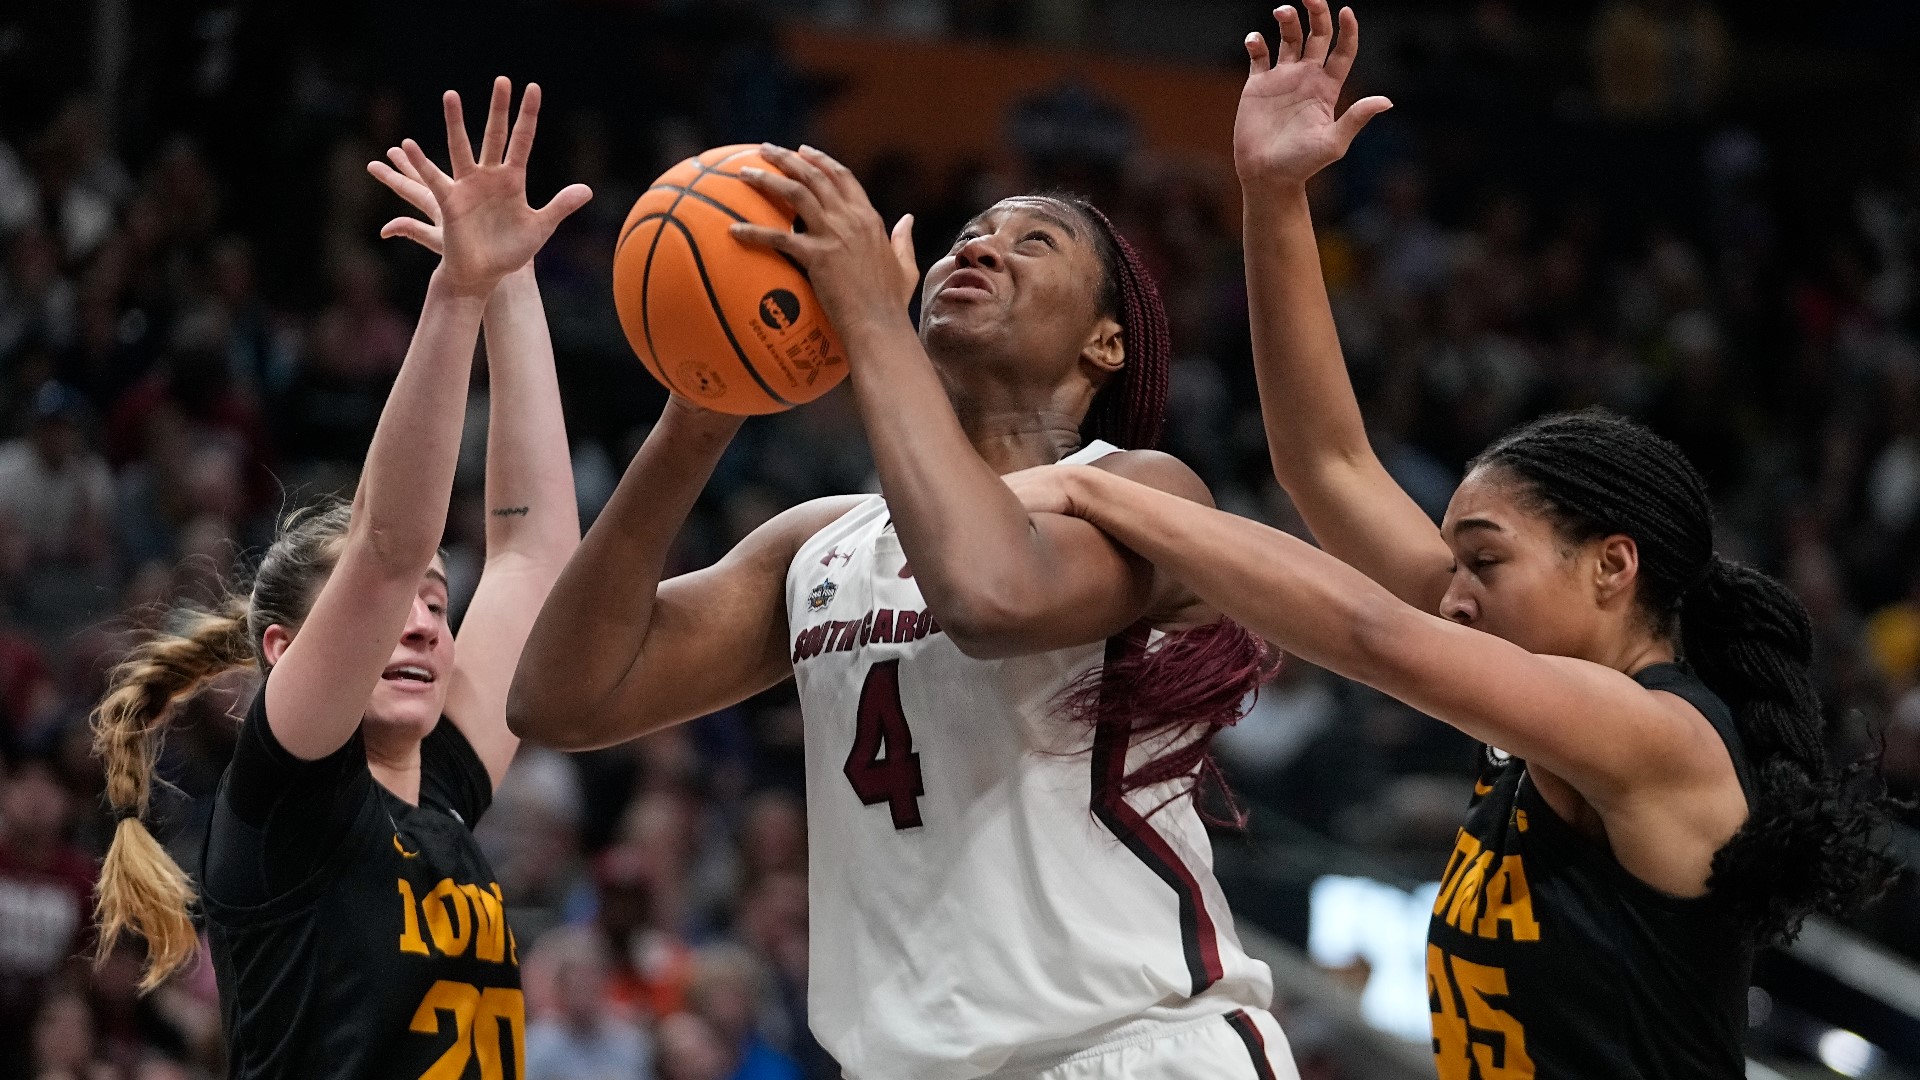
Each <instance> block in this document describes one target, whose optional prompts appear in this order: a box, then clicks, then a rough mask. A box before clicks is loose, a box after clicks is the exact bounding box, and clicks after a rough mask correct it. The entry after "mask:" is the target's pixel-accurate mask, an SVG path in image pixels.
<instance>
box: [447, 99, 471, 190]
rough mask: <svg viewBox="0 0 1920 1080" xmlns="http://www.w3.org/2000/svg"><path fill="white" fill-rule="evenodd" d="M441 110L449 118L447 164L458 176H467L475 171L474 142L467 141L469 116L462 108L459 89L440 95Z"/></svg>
mask: <svg viewBox="0 0 1920 1080" xmlns="http://www.w3.org/2000/svg"><path fill="white" fill-rule="evenodd" d="M440 112H441V113H442V115H444V116H445V117H446V120H447V159H448V160H447V165H448V167H450V168H451V169H453V175H454V176H455V177H456V178H457V177H462V176H465V175H467V173H469V172H472V171H473V166H474V161H473V144H472V143H471V142H468V141H467V117H466V113H465V112H463V111H462V110H461V108H460V93H459V91H456V90H449V91H447V92H446V93H444V94H441V95H440Z"/></svg>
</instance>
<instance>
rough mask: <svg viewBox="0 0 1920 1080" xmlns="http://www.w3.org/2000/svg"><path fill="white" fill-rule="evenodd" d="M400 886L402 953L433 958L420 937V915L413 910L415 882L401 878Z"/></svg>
mask: <svg viewBox="0 0 1920 1080" xmlns="http://www.w3.org/2000/svg"><path fill="white" fill-rule="evenodd" d="M399 884H400V918H401V923H400V925H401V930H400V951H401V952H404V953H413V954H414V955H416V956H431V955H433V954H432V953H430V952H428V951H427V943H426V941H425V939H423V938H421V936H420V915H419V913H418V912H416V911H414V910H413V906H414V904H415V903H416V901H415V900H414V898H413V882H411V881H408V880H407V879H406V878H401V879H400V881H399Z"/></svg>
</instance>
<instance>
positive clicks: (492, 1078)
mask: <svg viewBox="0 0 1920 1080" xmlns="http://www.w3.org/2000/svg"><path fill="white" fill-rule="evenodd" d="M474 1019H475V1021H476V1022H475V1023H474V1026H473V1052H474V1057H475V1058H477V1059H479V1062H480V1076H481V1080H502V1077H503V1074H502V1072H501V1069H500V1040H501V1033H500V1025H501V1023H503V1022H504V1023H505V1024H506V1025H507V1035H506V1037H507V1038H510V1039H512V1040H513V1075H514V1076H515V1077H516V1078H517V1077H522V1076H525V1075H527V1049H526V1047H527V1007H526V1001H525V999H524V998H523V997H521V994H520V991H518V990H514V989H511V988H509V987H505V986H489V987H487V988H486V989H485V990H482V991H481V992H480V1011H479V1013H478V1014H477V1015H476V1016H475V1018H474Z"/></svg>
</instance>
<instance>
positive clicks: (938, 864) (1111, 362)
mask: <svg viewBox="0 0 1920 1080" xmlns="http://www.w3.org/2000/svg"><path fill="white" fill-rule="evenodd" d="M764 153H765V154H766V155H767V156H768V158H769V159H770V160H771V161H772V162H773V163H774V164H775V165H776V166H777V167H778V168H779V169H780V170H781V172H780V173H778V174H774V173H767V172H762V173H751V172H749V173H748V176H749V178H750V180H751V182H753V183H755V184H756V185H757V186H759V187H760V188H761V189H762V190H763V191H765V192H767V193H768V194H769V195H771V196H772V197H774V198H776V199H779V200H783V201H785V202H786V203H788V204H790V205H792V206H793V207H794V208H795V210H796V211H797V212H798V214H799V216H800V217H801V218H802V219H803V220H804V221H805V223H806V231H805V234H804V235H799V234H788V233H778V232H766V231H759V230H753V229H741V228H740V227H738V226H736V227H735V231H736V235H738V236H739V237H740V238H741V239H742V240H744V241H746V242H749V243H756V244H763V245H767V246H770V247H774V248H776V249H778V250H780V251H782V252H783V253H785V254H786V255H788V256H789V257H791V258H793V259H794V260H795V261H797V262H798V263H799V264H800V265H802V266H804V267H806V269H807V272H808V274H809V276H810V278H811V280H812V283H813V286H814V288H815V290H816V291H817V292H818V294H819V296H820V300H821V303H822V305H823V306H824V307H825V309H826V311H827V312H828V314H829V316H830V317H831V318H832V320H833V323H834V326H835V328H836V329H837V330H838V331H839V333H840V336H841V338H842V340H843V341H844V342H845V344H846V347H847V353H848V363H849V366H850V369H851V378H852V382H853V393H854V397H855V400H856V402H857V404H858V407H859V410H860V415H861V417H862V420H863V421H864V424H865V427H866V432H867V437H868V440H869V442H870V443H871V445H872V447H873V452H874V457H875V460H876V462H877V464H878V467H879V473H880V484H881V489H882V491H883V492H884V495H883V496H860V495H852V496H844V497H837V498H829V499H821V500H817V501H814V502H809V503H805V504H802V505H800V506H798V507H795V508H794V509H792V510H789V511H787V512H786V513H783V514H781V515H779V516H778V517H775V518H774V519H773V520H771V521H770V522H768V523H767V524H766V525H764V526H762V527H761V528H760V529H758V530H756V531H755V532H754V533H753V534H752V535H751V536H749V537H748V538H747V539H746V540H744V541H743V542H742V543H741V544H740V545H739V546H738V547H736V548H735V549H734V550H733V551H732V552H731V553H730V554H729V555H727V556H726V557H725V558H724V559H722V560H721V561H720V562H719V563H717V564H716V565H714V566H713V567H711V568H709V569H706V570H701V571H698V572H695V573H691V574H687V575H685V576H682V577H678V578H674V579H672V580H668V581H661V580H660V576H661V573H662V570H663V567H664V564H665V562H666V557H667V552H668V549H669V547H670V545H671V544H672V542H673V538H674V534H675V533H676V532H678V531H679V529H680V527H681V524H682V522H683V521H684V520H685V518H686V515H687V513H688V511H689V510H690V509H691V507H692V506H693V503H694V500H695V499H696V498H697V497H698V495H699V493H700V490H701V488H702V486H703V485H704V484H705V483H706V481H707V477H708V475H709V474H710V473H711V472H712V470H713V468H714V465H715V464H716V462H717V461H718V460H719V457H720V455H721V453H722V451H723V450H725V448H726V446H727V444H728V442H729V441H730V440H731V439H732V437H733V435H734V433H735V431H736V430H738V428H739V426H740V423H741V421H740V419H739V418H737V417H730V416H722V415H719V414H715V413H710V412H705V411H702V410H701V409H699V408H697V407H696V406H694V405H692V404H690V403H688V402H686V401H683V400H680V399H678V398H675V399H673V400H672V401H671V402H670V403H669V404H668V406H667V408H666V411H665V413H664V414H663V415H662V417H661V420H660V423H659V424H658V425H657V426H656V427H655V428H654V430H653V432H652V434H651V435H650V436H649V438H648V440H647V442H646V445H645V446H644V447H643V448H642V449H641V450H640V452H639V455H638V456H637V457H636V458H635V459H634V462H633V464H632V465H631V466H630V467H629V469H628V472H627V475H626V477H625V479H624V480H623V481H622V482H621V485H620V488H619V490H618V491H617V492H616V494H615V495H614V497H613V500H612V501H611V502H610V503H609V504H608V506H607V508H606V510H605V511H604V512H603V513H602V514H601V516H600V518H599V519H598V521H596V522H595V524H594V526H593V528H592V529H591V530H590V531H589V534H588V536H587V537H586V539H585V540H584V541H583V542H582V547H581V549H580V551H579V553H578V554H577V555H576V556H575V558H574V559H573V560H572V562H571V563H570V564H569V565H568V567H567V570H566V572H565V573H564V574H563V575H562V578H561V581H560V582H559V584H558V585H557V586H556V588H555V591H554V593H553V595H552V596H551V598H550V599H549V601H548V603H547V606H546V609H545V610H544V611H543V612H542V613H541V616H540V619H539V622H538V623H537V625H536V627H535V630H534V633H533V637H532V639H531V641H530V642H529V646H528V650H527V653H526V654H525V656H524V657H523V658H522V661H521V664H520V670H519V673H518V675H517V677H516V680H515V684H514V698H513V707H512V709H511V711H510V716H511V718H512V721H513V723H514V724H515V726H516V730H518V731H519V732H520V733H521V734H522V735H523V736H525V737H527V738H531V739H536V740H538V741H541V742H545V743H549V744H553V745H558V746H562V747H565V748H569V749H582V748H587V747H594V746H605V745H607V744H609V743H612V742H617V741H619V740H622V739H627V738H631V737H633V736H635V735H639V734H642V733H644V732H646V731H649V730H653V729H656V728H659V727H662V726H664V725H667V724H672V723H676V722H679V721H682V720H686V719H690V718H692V717H696V716H699V715H701V714H703V713H707V712H711V711H713V710H715V709H719V708H722V707H725V706H727V705H731V704H733V703H734V702H737V701H739V700H741V699H743V698H745V697H747V696H748V695H750V694H754V693H757V692H759V691H761V690H763V689H765V688H767V687H769V686H772V685H774V684H776V683H778V682H781V681H783V680H785V679H787V678H789V677H791V678H794V679H795V680H796V682H797V684H798V688H799V693H800V706H801V711H802V714H803V716H804V718H805V724H806V755H807V812H808V818H809V824H810V828H809V831H808V851H809V857H810V859H811V873H810V875H809V883H810V888H811V904H810V911H811V918H812V928H813V933H812V961H811V965H810V975H809V981H810V985H809V993H808V998H809V1014H810V1021H811V1026H812V1028H813V1031H814V1034H815V1035H816V1036H817V1037H818V1038H819V1039H820V1042H821V1043H822V1044H823V1045H824V1046H825V1047H826V1048H827V1050H828V1051H829V1052H831V1053H832V1054H833V1055H834V1057H835V1058H836V1059H837V1060H838V1061H839V1063H840V1064H841V1066H842V1067H843V1068H844V1069H845V1070H846V1073H847V1075H848V1076H850V1077H854V1078H867V1077H888V1078H891V1077H909V1076H911V1077H922V1078H935V1080H938V1078H950V1080H961V1078H968V1077H981V1076H1009V1077H1011V1076H1023V1077H1040V1076H1045V1077H1048V1078H1050V1080H1069V1078H1073V1080H1078V1078H1088V1080H1093V1078H1101V1077H1115V1078H1118V1077H1133V1078H1136V1080H1159V1078H1175V1077H1192V1078H1194V1080H1200V1078H1203V1077H1205V1078H1232V1077H1243V1078H1247V1080H1255V1078H1265V1077H1282V1078H1290V1077H1293V1076H1295V1075H1296V1074H1295V1071H1294V1068H1293V1064H1292V1061H1291V1057H1290V1055H1289V1054H1288V1051H1287V1049H1286V1044H1285V1040H1284V1037H1283V1036H1282V1035H1281V1033H1280V1029H1279V1028H1278V1026H1277V1025H1276V1024H1275V1022H1274V1020H1273V1018H1272V1016H1271V1015H1269V1014H1268V1012H1267V1011H1266V1006H1267V1004H1268V1000H1269V997H1270V995H1271V980H1270V977H1269V974H1268V972H1267V969H1266V967H1265V965H1263V964H1261V963H1259V962H1258V961H1255V960H1253V959H1252V958H1250V957H1248V956H1247V955H1246V954H1245V952H1244V951H1243V950H1242V949H1241V948H1240V946H1239V942H1238V940H1237V938H1236V936H1235V934H1234V930H1233V923H1232V916H1231V914H1230V913H1229V911H1228V910H1227V907H1226V904H1225V902H1224V900H1223V897H1222V895H1221V892H1220V889H1219V886H1218V884H1217V883H1216V882H1215V881H1214V879H1213V874H1212V871H1211V851H1210V847H1209V843H1208V839H1207V834H1206V831H1205V829H1204V826H1203V823H1202V821H1201V819H1200V816H1199V813H1198V811H1197V809H1196V807H1195V805H1194V802H1193V800H1192V799H1191V798H1189V797H1188V796H1189V795H1190V793H1191V791H1192V789H1193V787H1194V786H1195V784H1196V783H1197V780H1198V778H1199V774H1201V773H1202V772H1203V771H1204V770H1205V769H1206V751H1207V743H1208V740H1209V739H1210V738H1211V736H1212V734H1213V732H1214V731H1215V730H1216V729H1217V728H1218V727H1219V726H1221V725H1223V724H1225V723H1228V722H1231V721H1232V720H1233V719H1235V718H1237V716H1238V715H1239V708H1240V703H1241V701H1242V700H1243V699H1244V698H1245V696H1246V694H1247V693H1248V691H1249V690H1250V689H1252V687H1253V686H1254V685H1256V684H1257V683H1258V681H1259V680H1260V678H1261V677H1262V675H1263V673H1264V671H1265V666H1266V665H1265V663H1264V661H1265V651H1264V647H1263V646H1262V644H1261V643H1259V642H1258V641H1257V640H1256V639H1254V638H1252V637H1251V636H1249V635H1248V634H1247V632H1246V631H1245V630H1243V629H1241V628H1240V627H1238V626H1236V625H1234V624H1232V623H1228V622H1222V621H1220V620H1219V619H1218V616H1217V614H1216V613H1215V612H1213V611H1212V610H1210V609H1208V608H1207V607H1206V606H1205V605H1201V604H1197V603H1195V602H1194V598H1193V596H1192V594H1190V593H1189V592H1187V591H1186V590H1185V589H1184V588H1181V587H1179V586H1176V585H1174V584H1173V583H1172V581H1171V579H1169V578H1167V577H1165V576H1163V575H1160V574H1158V573H1156V572H1154V571H1153V570H1152V569H1151V568H1150V567H1149V566H1148V565H1147V564H1146V563H1145V562H1143V561H1141V560H1139V559H1136V558H1134V557H1132V556H1130V555H1128V554H1126V553H1125V552H1123V551H1122V550H1120V549H1119V548H1118V547H1116V546H1115V545H1114V544H1113V543H1112V541H1110V540H1108V539H1107V538H1106V537H1104V536H1103V535H1102V534H1101V533H1100V531H1099V530H1098V529H1095V528H1092V527H1091V526H1088V525H1087V524H1086V523H1084V522H1079V521H1072V520H1068V519H1066V518H1062V517H1058V516H1046V515H1043V516H1040V517H1035V516H1033V515H1030V514H1029V513H1027V511H1026V510H1024V509H1023V508H1022V507H1021V506H1020V503H1019V501H1018V500H1017V499H1016V498H1015V497H1014V495H1013V493H1012V492H1011V491H1010V490H1009V489H1008V488H1007V486H1006V484H1005V483H1004V482H1003V481H1002V480H1001V476H1002V474H1005V473H1008V472H1012V471H1015V470H1019V469H1025V468H1029V467H1033V466H1039V465H1046V464H1048V463H1053V462H1074V463H1084V464H1085V466H1086V467H1087V468H1091V469H1095V470H1097V471H1100V472H1102V473H1105V474H1109V475H1114V476H1125V477H1129V478H1131V479H1132V480H1134V481H1138V482H1140V483H1143V484H1146V485H1149V486H1150V487H1151V488H1152V489H1153V490H1157V491H1167V492H1171V493H1173V494H1172V497H1175V498H1179V499H1182V500H1183V501H1184V500H1193V501H1194V502H1195V503H1196V504H1204V503H1207V502H1208V501H1209V499H1208V495H1207V491H1206V488H1205V487H1204V486H1203V485H1202V484H1201V483H1200V481H1199V480H1198V478H1197V477H1195V476H1194V474H1193V472H1192V471H1191V470H1189V469H1188V468H1187V467H1186V466H1185V465H1182V464H1181V463H1180V462H1178V461H1176V460H1174V459H1173V458H1171V457H1168V456H1167V455H1165V454H1161V453H1157V452H1155V451H1154V450H1153V449H1152V447H1153V445H1154V443H1155V441H1156V440H1157V438H1158V436H1159V432H1160V427H1161V423H1162V420H1163V414H1164V407H1165V401H1166V386H1167V368H1168V348H1167V334H1166V317H1165V313H1164V311H1163V310H1162V308H1161V306H1160V301H1159V297H1158V294H1157V293H1156V291H1155V289H1154V286H1153V283H1152V281H1151V280H1150V279H1149V277H1148V276H1147V274H1146V271H1145V270H1144V268H1143V267H1142V266H1141V264H1140V262H1139V259H1138V257H1137V256H1136V255H1135V254H1134V252H1133V250H1132V249H1131V248H1130V247H1129V246H1128V245H1127V244H1126V242H1125V241H1124V240H1123V239H1121V237H1120V236H1119V235H1118V234H1117V233H1116V232H1115V231H1114V229H1113V226H1112V225H1111V224H1110V223H1109V222H1108V221H1107V219H1106V218H1105V217H1104V216H1103V215H1102V214H1100V213H1099V212H1098V211H1096V210H1095V209H1093V208H1092V207H1091V206H1089V205H1087V204H1086V203H1084V202H1081V201H1079V200H1076V199H1072V198H1067V197H1054V196H1029V197H1020V198H1012V199H1007V200H1004V201H1002V202H1000V203H997V204H995V205H994V206H992V207H990V208H988V209H987V210H986V211H985V212H983V213H981V214H980V215H979V216H978V217H976V218H975V219H974V220H973V221H972V222H971V223H970V224H969V225H968V226H967V227H966V229H965V230H964V231H963V232H962V233H961V234H960V236H959V238H958V239H956V240H955V241H954V244H953V247H952V249H951V251H950V252H949V253H948V254H947V256H946V257H945V258H943V259H941V260H940V261H939V262H938V263H936V264H935V265H934V266H933V267H932V269H931V270H930V271H929V272H928V274H927V277H926V284H925V289H924V292H923V293H922V297H923V305H922V309H921V310H922V317H921V324H920V327H919V330H918V333H917V334H916V331H915V328H914V326H913V324H912V322H911V321H910V320H909V319H908V317H907V301H908V298H909V297H910V295H911V294H912V291H913V289H914V287H915V283H916V281H917V280H918V277H919V275H918V273H917V271H916V270H915V269H914V267H913V263H912V255H911V252H912V247H911V243H910V238H909V237H908V234H907V229H908V228H909V227H910V224H909V223H908V222H906V221H903V222H902V223H901V225H900V226H899V227H897V228H896V229H895V231H894V235H893V239H892V240H891V241H889V238H888V235H887V231H886V229H885V227H884V225H883V224H882V223H881V221H880V218H879V215H878V214H876V213H875V212H874V211H873V209H872V207H871V206H870V205H869V204H868V202H867V198H866V195H865V193H864V192H863V191H862V190H861V188H860V185H859V183H858V182H857V181H856V180H855V179H854V178H853V176H852V175H851V174H850V173H849V172H848V171H847V170H846V169H845V168H843V167H842V166H841V165H840V164H839V163H838V162H835V161H833V160H832V159H831V158H829V157H827V156H826V155H824V154H821V153H819V152H817V151H813V150H809V149H804V148H803V149H802V150H800V151H799V152H797V153H796V152H792V151H788V150H783V149H779V148H776V147H767V148H764Z"/></svg>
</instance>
